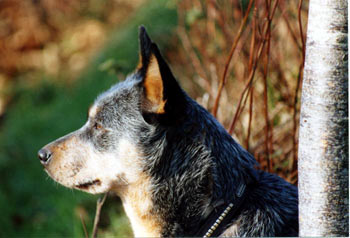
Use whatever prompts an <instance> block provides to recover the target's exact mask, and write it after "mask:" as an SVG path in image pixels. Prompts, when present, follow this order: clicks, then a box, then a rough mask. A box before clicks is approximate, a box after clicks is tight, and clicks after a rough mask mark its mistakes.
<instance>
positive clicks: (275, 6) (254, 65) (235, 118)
mask: <svg viewBox="0 0 350 238" xmlns="http://www.w3.org/2000/svg"><path fill="white" fill-rule="evenodd" d="M277 3H278V0H277V1H275V4H274V6H273V8H272V13H271V15H270V16H271V20H272V18H273V16H274V15H275V11H276V8H277ZM267 26H268V25H267V24H266V25H265V27H266V29H265V34H264V37H263V41H262V43H261V44H260V47H259V49H258V53H257V56H256V60H255V62H254V64H253V67H252V71H251V72H250V74H249V77H248V82H247V84H246V86H245V88H244V90H243V91H242V93H241V96H240V99H239V102H238V107H237V109H236V112H235V114H234V117H233V119H232V121H231V123H230V127H229V130H228V131H229V133H230V134H232V132H233V129H234V127H235V124H236V121H237V119H238V117H239V115H240V112H241V104H242V101H243V97H244V96H245V94H246V93H247V90H248V89H249V88H250V87H251V84H252V83H253V79H254V75H255V71H256V68H257V65H258V62H259V59H260V57H261V54H262V51H263V49H264V46H265V43H266V35H267V30H268V27H267ZM244 106H245V105H243V108H244Z"/></svg>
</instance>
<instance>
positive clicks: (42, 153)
mask: <svg viewBox="0 0 350 238" xmlns="http://www.w3.org/2000/svg"><path fill="white" fill-rule="evenodd" d="M51 155H52V153H51V151H49V150H48V149H46V148H42V149H41V150H39V152H38V157H39V159H40V162H41V163H42V164H47V163H48V162H49V161H50V158H51Z"/></svg>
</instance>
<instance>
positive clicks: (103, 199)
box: [92, 192, 108, 238]
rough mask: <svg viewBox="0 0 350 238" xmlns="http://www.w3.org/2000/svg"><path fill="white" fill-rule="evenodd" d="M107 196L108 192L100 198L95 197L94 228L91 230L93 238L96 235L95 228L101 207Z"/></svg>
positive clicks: (96, 227) (96, 228)
mask: <svg viewBox="0 0 350 238" xmlns="http://www.w3.org/2000/svg"><path fill="white" fill-rule="evenodd" d="M107 196H108V192H107V193H105V195H104V196H103V198H102V199H101V198H99V199H97V203H96V214H95V220H94V228H93V230H92V237H93V238H96V237H97V230H98V223H99V221H100V214H101V209H102V206H103V204H104V202H105V201H106V198H107Z"/></svg>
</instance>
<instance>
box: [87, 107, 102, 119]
mask: <svg viewBox="0 0 350 238" xmlns="http://www.w3.org/2000/svg"><path fill="white" fill-rule="evenodd" d="M98 112H99V109H98V107H97V106H95V105H92V106H90V107H89V111H88V114H89V117H91V118H93V117H95V116H96V114H97V113H98Z"/></svg>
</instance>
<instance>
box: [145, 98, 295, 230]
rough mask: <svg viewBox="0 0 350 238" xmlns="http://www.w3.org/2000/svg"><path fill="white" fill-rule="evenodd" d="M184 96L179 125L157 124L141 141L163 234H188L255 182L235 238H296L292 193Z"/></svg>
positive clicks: (288, 186)
mask: <svg viewBox="0 0 350 238" xmlns="http://www.w3.org/2000/svg"><path fill="white" fill-rule="evenodd" d="M184 97H186V110H185V115H183V116H182V119H181V121H178V122H177V123H176V124H174V125H172V126H166V127H163V126H161V125H157V129H156V132H152V134H150V135H149V136H146V137H144V138H143V140H142V142H141V146H144V149H145V151H147V154H148V160H147V161H146V163H145V170H146V171H147V173H149V174H150V176H151V177H152V178H153V184H154V191H153V200H154V204H155V205H156V206H155V207H154V212H155V213H157V214H161V216H162V218H163V219H164V220H166V224H168V226H167V227H164V230H163V235H164V236H190V235H192V234H193V233H192V232H194V231H195V230H196V228H197V227H198V225H199V224H200V222H201V220H202V219H205V215H206V209H208V210H210V208H211V207H212V206H215V205H216V204H219V203H222V202H229V201H231V200H232V199H233V198H234V197H233V196H234V194H235V191H236V190H237V187H238V186H239V184H241V183H244V184H248V183H250V182H251V181H252V180H256V181H257V183H258V184H257V185H256V188H255V189H254V191H253V192H252V193H251V194H249V195H248V197H247V200H246V202H245V203H244V208H243V212H242V214H241V215H240V216H239V217H238V219H237V221H233V223H235V224H239V226H240V229H239V230H238V231H239V232H238V235H239V236H297V235H298V220H297V217H298V214H297V211H298V201H297V189H296V188H295V187H294V186H292V185H290V184H289V183H287V182H285V181H284V180H283V179H281V178H280V177H278V176H276V175H272V174H269V173H265V172H262V171H257V170H256V169H255V168H254V165H256V161H255V159H254V158H253V157H252V156H251V155H250V154H249V153H248V152H247V151H246V150H244V149H243V148H242V147H241V146H240V145H239V144H238V143H236V142H235V141H234V140H233V139H232V137H231V136H230V135H229V134H228V133H227V132H226V130H225V129H224V128H223V127H222V126H221V125H220V124H219V123H218V122H217V121H216V120H215V119H214V118H213V117H212V116H211V114H209V113H208V112H207V111H206V110H205V109H203V108H202V107H201V106H200V105H198V104H197V103H196V102H195V101H193V100H192V99H190V98H189V97H188V96H186V95H185V94H184ZM144 130H145V131H147V129H146V128H145V129H144ZM179 211H181V212H179Z"/></svg>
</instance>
